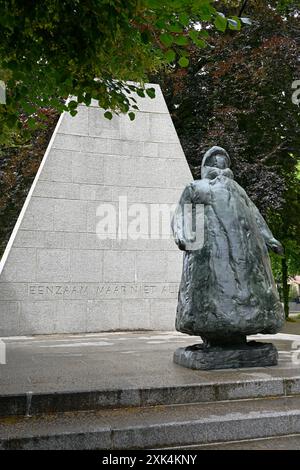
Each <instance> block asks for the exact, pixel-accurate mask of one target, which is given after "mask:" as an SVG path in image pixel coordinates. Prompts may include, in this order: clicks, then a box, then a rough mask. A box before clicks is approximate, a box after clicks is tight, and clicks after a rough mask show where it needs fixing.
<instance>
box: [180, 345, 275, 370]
mask: <svg viewBox="0 0 300 470" xmlns="http://www.w3.org/2000/svg"><path fill="white" fill-rule="evenodd" d="M174 362H175V363H176V364H179V365H180V366H183V367H188V368H189V369H198V370H212V369H239V368H249V367H266V366H276V365H277V364H278V352H277V349H276V348H275V346H274V345H273V344H272V343H263V342H259V341H248V342H247V343H245V344H239V345H235V346H223V347H219V346H213V347H209V348H206V347H204V346H203V345H202V344H194V345H192V346H188V347H186V348H178V349H176V351H175V352H174Z"/></svg>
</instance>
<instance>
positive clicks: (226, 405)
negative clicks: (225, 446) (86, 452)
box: [0, 396, 300, 450]
mask: <svg viewBox="0 0 300 470" xmlns="http://www.w3.org/2000/svg"><path fill="white" fill-rule="evenodd" d="M297 433H300V397H297V396H294V397H285V398H272V399H270V398H269V399H264V398H262V399H255V400H233V401H226V402H214V403H199V404H185V405H167V406H153V407H140V408H123V409H113V410H100V411H94V412H75V413H74V412H73V413H58V414H49V415H46V416H35V417H31V418H29V417H28V418H26V417H7V418H1V419H0V449H106V450H108V449H154V448H167V447H176V446H178V447H179V446H181V447H182V446H188V445H196V444H198V445H200V444H209V443H214V442H215V443H217V442H221V441H223V442H226V441H228V442H229V441H237V440H249V439H255V438H257V439H259V438H260V439H262V438H265V437H274V436H282V435H290V434H297Z"/></svg>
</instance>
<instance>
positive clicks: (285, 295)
mask: <svg viewBox="0 0 300 470" xmlns="http://www.w3.org/2000/svg"><path fill="white" fill-rule="evenodd" d="M281 274H282V297H283V308H284V314H285V318H286V319H288V317H289V290H290V286H289V284H288V265H287V260H286V257H285V256H284V257H283V258H282V259H281Z"/></svg>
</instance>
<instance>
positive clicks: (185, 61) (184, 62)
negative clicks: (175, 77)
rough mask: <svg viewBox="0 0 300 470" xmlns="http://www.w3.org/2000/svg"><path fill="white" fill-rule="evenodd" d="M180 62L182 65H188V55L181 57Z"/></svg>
mask: <svg viewBox="0 0 300 470" xmlns="http://www.w3.org/2000/svg"><path fill="white" fill-rule="evenodd" d="M178 64H179V65H180V67H187V66H188V65H189V59H188V58H187V57H180V59H179V61H178Z"/></svg>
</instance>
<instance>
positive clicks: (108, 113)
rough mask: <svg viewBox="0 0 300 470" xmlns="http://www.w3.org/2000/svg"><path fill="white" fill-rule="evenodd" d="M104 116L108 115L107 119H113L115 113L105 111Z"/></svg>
mask: <svg viewBox="0 0 300 470" xmlns="http://www.w3.org/2000/svg"><path fill="white" fill-rule="evenodd" d="M104 117H106V119H109V120H111V119H112V117H113V115H112V113H111V112H110V111H105V113H104Z"/></svg>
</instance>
